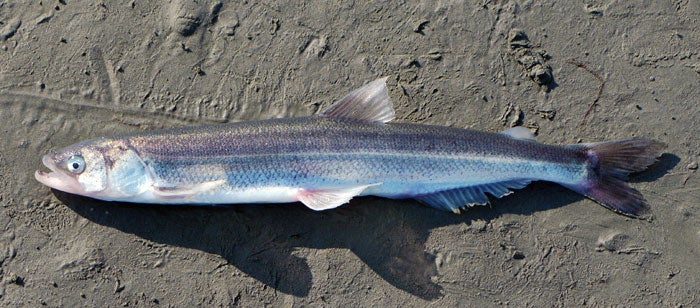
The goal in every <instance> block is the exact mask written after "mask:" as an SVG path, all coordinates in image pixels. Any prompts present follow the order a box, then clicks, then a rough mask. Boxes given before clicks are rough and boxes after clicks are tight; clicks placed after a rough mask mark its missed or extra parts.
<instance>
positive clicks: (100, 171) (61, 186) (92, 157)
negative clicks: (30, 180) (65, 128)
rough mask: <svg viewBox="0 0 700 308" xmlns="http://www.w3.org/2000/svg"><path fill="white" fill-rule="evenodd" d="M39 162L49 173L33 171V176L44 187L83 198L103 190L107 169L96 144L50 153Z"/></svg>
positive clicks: (76, 146)
mask: <svg viewBox="0 0 700 308" xmlns="http://www.w3.org/2000/svg"><path fill="white" fill-rule="evenodd" d="M41 161H42V163H43V164H44V166H46V168H49V170H51V171H50V172H46V171H42V170H37V171H36V172H35V173H34V177H35V178H36V179H37V181H39V182H41V183H42V184H44V185H46V186H49V187H51V188H54V189H58V190H60V191H65V192H68V193H72V194H76V195H83V196H91V195H95V194H99V193H100V192H102V191H104V190H105V189H106V188H107V167H106V164H105V158H104V155H103V153H102V150H101V149H100V147H98V143H97V142H94V141H87V142H82V143H78V144H75V145H71V146H68V147H65V148H62V149H59V150H55V151H51V152H49V153H48V154H46V155H44V157H43V158H42V160H41Z"/></svg>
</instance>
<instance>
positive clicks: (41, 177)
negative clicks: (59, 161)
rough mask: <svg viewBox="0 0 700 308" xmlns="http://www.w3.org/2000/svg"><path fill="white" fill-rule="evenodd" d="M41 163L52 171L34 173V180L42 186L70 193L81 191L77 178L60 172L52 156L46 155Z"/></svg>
mask: <svg viewBox="0 0 700 308" xmlns="http://www.w3.org/2000/svg"><path fill="white" fill-rule="evenodd" d="M41 162H42V163H43V164H44V166H46V168H48V169H49V170H51V171H48V172H47V171H44V170H37V171H36V172H34V178H35V179H36V180H37V181H39V182H40V183H41V184H44V185H46V186H48V187H51V188H54V189H58V190H61V191H65V192H69V193H78V192H79V191H80V184H79V183H78V182H77V181H76V179H75V178H73V177H72V176H70V175H67V174H65V173H63V172H61V171H60V170H58V168H57V167H56V164H55V163H54V160H53V155H52V154H46V155H44V157H43V158H42V159H41Z"/></svg>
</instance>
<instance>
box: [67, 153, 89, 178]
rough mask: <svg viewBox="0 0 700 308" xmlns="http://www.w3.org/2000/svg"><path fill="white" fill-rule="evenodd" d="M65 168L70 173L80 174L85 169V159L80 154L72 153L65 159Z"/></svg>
mask: <svg viewBox="0 0 700 308" xmlns="http://www.w3.org/2000/svg"><path fill="white" fill-rule="evenodd" d="M66 168H67V169H68V171H70V172H71V173H75V174H80V173H81V172H83V171H84V170H85V159H83V157H82V156H80V155H73V156H71V157H70V158H69V159H68V161H66Z"/></svg>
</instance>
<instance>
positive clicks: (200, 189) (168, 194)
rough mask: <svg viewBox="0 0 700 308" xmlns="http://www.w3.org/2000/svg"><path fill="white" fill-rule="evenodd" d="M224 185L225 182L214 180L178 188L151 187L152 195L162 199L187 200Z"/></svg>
mask: <svg viewBox="0 0 700 308" xmlns="http://www.w3.org/2000/svg"><path fill="white" fill-rule="evenodd" d="M224 183H226V180H223V179H222V180H216V181H210V182H204V183H197V184H191V185H178V186H159V185H153V194H154V195H156V197H158V198H162V199H188V198H193V197H194V196H196V195H199V194H201V193H205V192H207V191H210V190H212V189H216V188H217V187H219V186H220V185H222V184H224Z"/></svg>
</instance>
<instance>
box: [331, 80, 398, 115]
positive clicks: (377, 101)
mask: <svg viewBox="0 0 700 308" xmlns="http://www.w3.org/2000/svg"><path fill="white" fill-rule="evenodd" d="M386 79H387V77H384V78H380V79H377V80H375V81H372V82H370V83H368V84H366V85H364V86H362V87H361V88H359V89H357V90H355V91H352V92H350V93H348V94H347V95H345V97H343V98H341V99H340V100H338V101H337V102H335V103H333V105H331V106H330V107H328V108H327V109H326V110H324V111H322V112H321V113H319V114H318V115H319V116H322V117H329V118H345V119H357V120H365V121H376V122H382V123H386V122H389V121H391V120H393V119H394V116H395V114H394V106H393V105H392V104H391V100H390V99H389V92H388V91H387V89H386Z"/></svg>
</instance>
